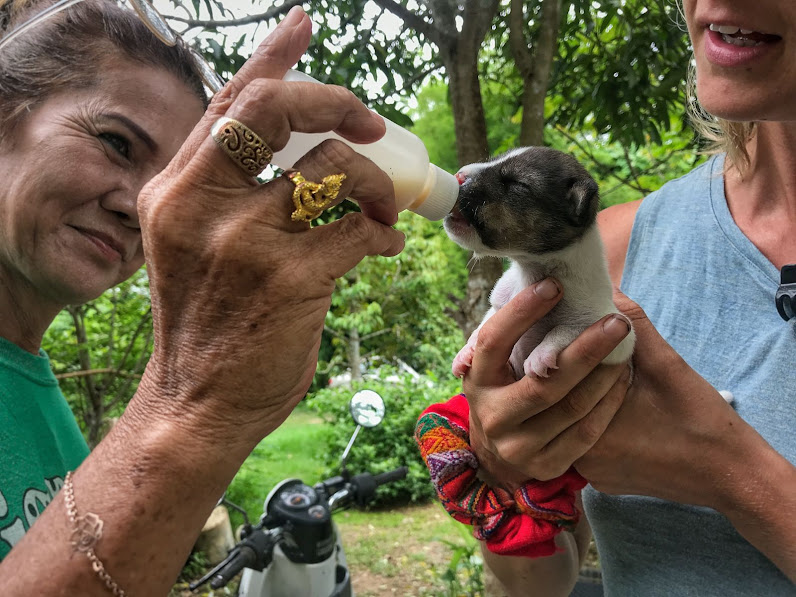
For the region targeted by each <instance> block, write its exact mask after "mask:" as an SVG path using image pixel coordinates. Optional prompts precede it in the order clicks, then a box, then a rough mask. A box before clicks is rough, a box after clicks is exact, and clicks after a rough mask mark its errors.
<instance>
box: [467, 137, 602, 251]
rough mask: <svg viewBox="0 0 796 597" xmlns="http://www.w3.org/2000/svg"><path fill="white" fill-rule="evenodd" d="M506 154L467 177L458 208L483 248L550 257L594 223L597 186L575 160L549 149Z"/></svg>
mask: <svg viewBox="0 0 796 597" xmlns="http://www.w3.org/2000/svg"><path fill="white" fill-rule="evenodd" d="M507 155H508V157H505V156H501V157H498V158H496V159H495V160H492V161H491V162H488V163H487V164H485V165H484V166H485V167H483V168H482V169H480V170H478V171H477V172H475V173H473V174H472V176H468V178H467V179H466V181H465V182H464V184H463V185H462V187H461V190H460V192H459V202H458V207H459V210H460V211H461V214H462V216H464V217H465V218H466V219H467V220H468V222H469V223H470V224H471V225H472V226H473V228H474V229H475V230H476V232H477V233H478V236H479V237H480V239H481V241H482V242H483V243H484V245H486V246H487V247H489V248H491V249H494V250H496V251H500V252H502V251H510V252H512V253H515V252H520V253H525V254H543V253H549V252H552V251H559V250H561V249H563V248H565V247H567V246H569V245H570V244H572V242H574V241H575V240H577V239H578V238H580V237H581V236H582V235H583V234H584V233H585V232H586V231H587V230H588V229H589V228H590V227H591V226H592V225H593V224H594V222H595V220H596V216H597V210H598V207H599V203H600V199H599V192H598V188H597V183H596V182H594V179H592V177H591V176H590V175H589V173H588V172H587V171H586V169H585V168H584V167H583V166H581V165H580V164H579V163H578V161H577V160H575V159H574V158H573V157H571V156H569V155H567V154H565V153H562V152H560V151H557V150H554V149H550V148H547V147H532V148H525V149H524V150H523V151H518V152H512V153H509V154H507ZM463 170H464V171H466V168H465V169H463Z"/></svg>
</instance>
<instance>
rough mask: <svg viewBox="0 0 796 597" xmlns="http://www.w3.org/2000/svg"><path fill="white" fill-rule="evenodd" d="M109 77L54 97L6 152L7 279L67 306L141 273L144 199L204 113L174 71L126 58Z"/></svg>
mask: <svg viewBox="0 0 796 597" xmlns="http://www.w3.org/2000/svg"><path fill="white" fill-rule="evenodd" d="M109 62H111V61H109ZM103 73H104V74H103V79H102V81H101V82H100V83H99V84H98V85H97V86H95V87H93V88H91V89H69V90H65V91H64V92H63V93H57V94H55V95H52V96H51V97H49V98H48V99H47V100H46V101H45V102H43V103H42V104H40V105H39V106H38V107H36V108H35V109H34V111H33V112H31V113H30V114H29V115H28V116H27V117H26V118H25V120H24V121H22V122H21V123H20V124H19V126H17V128H16V129H15V130H14V131H13V132H12V133H11V134H10V135H9V136H8V137H6V139H5V140H4V141H3V143H2V145H0V179H2V180H3V181H4V182H3V185H2V187H0V279H2V281H3V283H5V284H21V285H25V286H28V287H30V288H32V289H33V292H34V293H35V294H37V295H38V296H41V297H42V298H44V299H45V300H47V301H50V302H55V303H58V304H77V303H81V302H85V301H87V300H91V299H93V298H96V297H97V296H99V295H100V294H102V293H103V292H104V291H105V290H107V289H108V288H110V287H112V286H114V285H115V284H118V283H119V282H121V281H123V280H125V279H126V278H128V277H129V276H131V275H132V274H133V273H134V272H135V271H136V270H137V269H138V268H139V267H141V265H142V263H143V261H144V256H143V249H142V246H141V231H140V229H139V225H138V215H137V213H136V199H137V197H138V193H139V191H140V190H141V187H142V186H143V185H144V184H145V183H146V182H147V181H148V180H149V179H151V178H152V177H153V176H154V175H155V174H157V173H158V172H159V171H160V170H162V169H163V168H164V167H165V166H166V164H168V163H169V161H170V160H171V158H172V157H173V156H174V155H175V153H176V152H177V150H178V149H179V147H180V145H181V144H182V142H183V141H184V140H185V138H186V137H187V136H188V134H189V133H190V131H191V130H192V129H193V127H194V125H195V124H196V122H197V121H198V120H199V118H200V117H201V116H202V113H203V106H202V103H201V101H200V100H199V98H198V97H196V95H194V94H193V93H192V92H191V90H190V89H189V88H188V87H187V86H186V85H185V84H184V83H182V82H180V81H179V80H178V79H177V78H175V77H174V76H173V75H171V74H169V73H168V72H166V71H164V70H161V69H156V68H153V67H147V66H142V65H140V64H137V63H132V62H129V61H121V60H117V61H114V62H111V64H110V65H109V66H107V67H106V68H104V69H103Z"/></svg>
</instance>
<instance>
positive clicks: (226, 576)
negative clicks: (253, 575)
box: [210, 545, 257, 589]
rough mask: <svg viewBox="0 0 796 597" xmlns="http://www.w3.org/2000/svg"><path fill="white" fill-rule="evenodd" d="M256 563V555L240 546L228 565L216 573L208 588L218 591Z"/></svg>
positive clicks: (246, 547) (249, 549) (246, 546)
mask: <svg viewBox="0 0 796 597" xmlns="http://www.w3.org/2000/svg"><path fill="white" fill-rule="evenodd" d="M256 562H257V554H256V553H254V550H253V549H252V548H251V547H249V546H248V545H241V546H240V550H239V551H238V553H236V554H235V555H234V556H233V557H232V559H231V560H230V561H229V563H228V564H227V565H226V566H224V567H223V568H222V569H221V570H219V571H218V574H216V575H215V576H214V577H213V580H211V581H210V587H211V588H213V589H220V588H221V587H225V586H227V584H229V581H231V580H232V579H233V578H235V575H236V574H238V572H240V571H241V570H243V569H244V568H247V567H251V566H254V565H255V563H256Z"/></svg>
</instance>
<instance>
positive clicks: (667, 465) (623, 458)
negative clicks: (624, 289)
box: [575, 291, 762, 507]
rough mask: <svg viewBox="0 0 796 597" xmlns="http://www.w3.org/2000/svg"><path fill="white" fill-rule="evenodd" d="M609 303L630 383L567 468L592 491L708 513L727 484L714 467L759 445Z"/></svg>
mask: <svg viewBox="0 0 796 597" xmlns="http://www.w3.org/2000/svg"><path fill="white" fill-rule="evenodd" d="M614 302H615V303H616V305H617V306H618V307H619V309H620V310H621V311H622V312H623V313H624V314H625V315H627V316H628V318H629V319H630V320H631V321H632V323H633V329H634V330H635V332H636V350H635V354H634V356H633V363H634V378H633V384H632V385H631V387H630V388H629V390H628V392H627V395H626V397H625V400H624V403H623V404H622V407H621V408H620V409H619V412H618V413H617V414H616V416H615V417H614V418H613V420H612V421H611V424H610V425H609V426H608V429H607V430H606V432H605V433H604V434H603V435H602V437H601V438H600V440H599V441H598V442H597V443H596V444H595V445H594V447H593V448H592V449H591V450H589V451H588V452H587V453H586V454H585V455H584V456H583V457H582V458H581V459H579V460H578V461H577V462H576V463H575V468H576V469H577V470H578V472H580V473H581V474H582V475H583V476H584V477H586V478H587V479H588V480H589V481H590V482H591V483H592V485H593V486H594V487H595V488H596V489H598V490H600V491H604V492H608V493H614V494H637V495H650V496H655V497H660V498H664V499H669V500H674V501H678V502H681V503H690V504H695V505H710V506H713V507H716V505H717V504H716V501H717V499H718V498H717V497H716V494H715V492H717V491H721V490H722V487H721V486H722V483H725V482H730V481H731V480H732V479H731V477H732V473H731V471H730V470H727V469H724V470H723V473H722V472H720V471H721V469H720V468H718V462H719V461H721V462H724V461H725V460H729V461H731V460H732V458H731V455H732V454H733V453H734V452H735V451H736V450H737V449H738V447H739V446H742V445H743V444H744V442H746V441H747V440H748V441H751V442H759V441H762V438H759V436H757V434H756V433H755V432H754V431H753V430H752V429H751V428H750V427H749V426H748V425H747V424H746V423H745V422H744V421H743V420H742V419H741V418H740V417H739V416H738V415H737V414H736V412H735V411H734V410H733V409H732V407H731V406H729V405H728V404H727V403H726V402H725V400H724V399H723V398H722V397H721V395H720V394H719V393H718V392H717V391H716V390H715V389H714V388H713V387H712V386H711V385H710V384H709V383H708V382H707V381H706V380H705V379H703V378H702V377H701V376H700V375H699V374H697V373H696V372H695V371H694V370H693V369H691V367H689V366H688V364H687V363H686V362H685V361H684V360H683V359H682V358H681V357H680V356H679V355H678V354H677V353H676V352H675V351H674V349H672V347H671V346H669V345H668V344H667V343H666V341H664V339H663V338H662V337H661V336H660V334H658V332H657V331H656V330H655V328H654V327H653V325H652V323H650V321H649V319H647V316H646V314H645V313H644V311H643V310H642V309H641V308H640V307H639V306H638V305H637V304H635V303H634V302H633V301H631V300H630V299H628V298H627V297H626V296H624V295H623V294H621V293H619V292H618V291H617V292H616V293H615V295H614ZM755 436H756V437H757V439H755ZM747 445H748V444H747ZM728 457H730V458H728ZM740 460H741V459H739V462H740ZM744 460H745V459H744Z"/></svg>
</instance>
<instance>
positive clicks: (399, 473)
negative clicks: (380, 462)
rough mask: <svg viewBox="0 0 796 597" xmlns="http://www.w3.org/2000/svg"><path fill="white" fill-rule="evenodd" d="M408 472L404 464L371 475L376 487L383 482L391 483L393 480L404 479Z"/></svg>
mask: <svg viewBox="0 0 796 597" xmlns="http://www.w3.org/2000/svg"><path fill="white" fill-rule="evenodd" d="M408 472H409V469H408V468H407V467H405V466H399V467H398V468H397V469H395V470H394V471H387V472H386V473H380V474H378V475H375V476H374V477H373V481H374V482H375V483H376V487H378V486H379V485H384V484H385V483H392V482H393V481H400V480H401V479H406V473H408Z"/></svg>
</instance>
